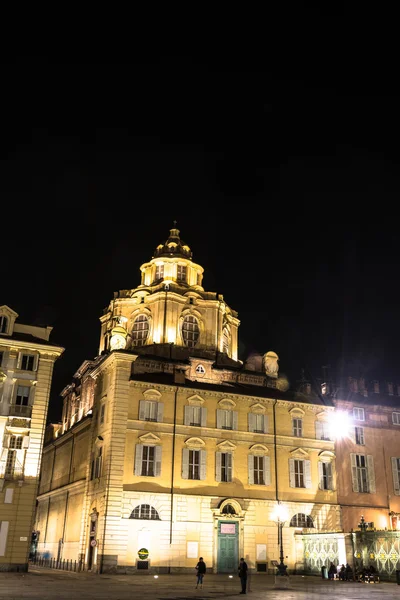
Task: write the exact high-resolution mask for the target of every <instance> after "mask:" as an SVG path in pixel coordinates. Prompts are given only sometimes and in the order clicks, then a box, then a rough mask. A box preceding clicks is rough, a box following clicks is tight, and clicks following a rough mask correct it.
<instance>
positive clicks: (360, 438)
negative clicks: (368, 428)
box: [355, 427, 365, 446]
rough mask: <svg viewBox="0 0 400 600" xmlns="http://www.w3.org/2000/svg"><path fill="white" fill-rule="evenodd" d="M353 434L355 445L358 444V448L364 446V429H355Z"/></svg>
mask: <svg viewBox="0 0 400 600" xmlns="http://www.w3.org/2000/svg"><path fill="white" fill-rule="evenodd" d="M355 434H356V444H360V446H364V445H365V442H364V427H356V428H355Z"/></svg>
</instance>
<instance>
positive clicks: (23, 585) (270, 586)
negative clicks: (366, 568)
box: [0, 568, 400, 600]
mask: <svg viewBox="0 0 400 600" xmlns="http://www.w3.org/2000/svg"><path fill="white" fill-rule="evenodd" d="M249 584H250V585H249V587H250V590H249V591H248V594H247V595H248V596H250V597H251V598H252V600H278V599H281V600H317V599H320V598H326V599H327V600H328V599H329V600H336V599H337V600H339V599H340V600H347V599H349V600H366V599H371V600H372V598H374V600H376V599H380V598H383V599H385V598H386V599H387V600H389V598H390V599H392V598H396V597H399V598H400V586H398V585H396V584H395V583H380V584H364V583H347V582H341V581H334V582H331V581H328V580H323V579H321V578H319V577H301V576H292V577H290V587H289V589H276V588H275V584H274V577H272V576H266V575H253V576H252V577H251V578H250V581H249ZM195 586H196V575H195V573H193V575H187V574H185V575H159V577H158V578H157V579H156V578H154V576H153V575H151V574H140V575H139V574H138V575H95V574H91V573H69V572H65V571H57V570H51V569H37V568H31V570H30V572H29V573H25V574H20V573H0V600H14V599H15V600H21V599H25V598H26V599H28V598H29V599H38V600H39V599H40V600H64V599H67V598H80V599H86V598H88V599H89V598H93V599H95V600H103V599H108V598H113V599H114V600H128V599H129V600H133V599H135V598H139V599H140V600H192V599H196V600H214V599H221V600H222V599H225V598H227V599H229V598H233V597H234V596H239V592H240V581H239V578H238V577H233V578H229V576H228V575H214V574H207V575H206V576H205V578H204V586H203V589H202V590H200V589H198V590H196V589H195Z"/></svg>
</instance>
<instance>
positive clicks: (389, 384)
mask: <svg viewBox="0 0 400 600" xmlns="http://www.w3.org/2000/svg"><path fill="white" fill-rule="evenodd" d="M387 385H388V394H389V396H393V383H392V382H391V381H389V382H388V384H387Z"/></svg>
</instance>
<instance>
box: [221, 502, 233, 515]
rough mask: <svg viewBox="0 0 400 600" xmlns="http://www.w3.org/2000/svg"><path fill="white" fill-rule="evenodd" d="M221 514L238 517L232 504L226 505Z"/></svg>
mask: <svg viewBox="0 0 400 600" xmlns="http://www.w3.org/2000/svg"><path fill="white" fill-rule="evenodd" d="M221 513H222V514H223V515H236V511H235V509H234V508H233V506H232V504H225V506H224V508H223V509H222V511H221Z"/></svg>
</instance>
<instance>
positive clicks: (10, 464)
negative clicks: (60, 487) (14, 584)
mask: <svg viewBox="0 0 400 600" xmlns="http://www.w3.org/2000/svg"><path fill="white" fill-rule="evenodd" d="M17 318H18V314H17V313H16V312H15V311H13V310H12V309H11V308H9V307H8V306H0V571H26V570H27V568H28V555H29V548H30V543H31V533H32V527H33V520H34V513H35V506H36V496H37V491H38V478H39V469H40V459H41V453H42V446H43V437H44V431H45V424H46V417H47V408H48V402H49V393H50V386H51V380H52V374H53V366H54V362H55V361H56V359H57V358H58V357H59V356H60V355H61V354H62V352H63V348H60V347H59V346H56V345H53V344H52V343H50V342H49V337H50V332H51V330H52V328H51V327H36V326H31V325H23V324H21V323H18V322H17Z"/></svg>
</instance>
